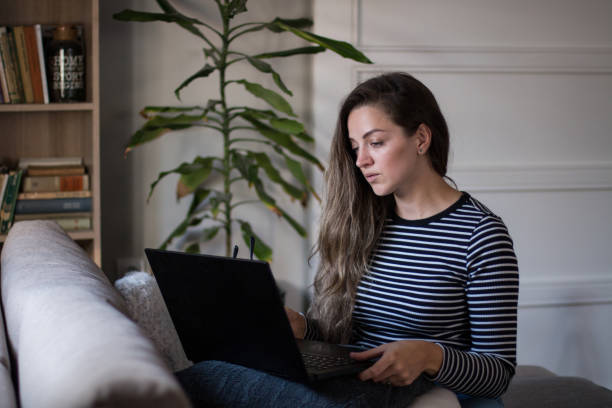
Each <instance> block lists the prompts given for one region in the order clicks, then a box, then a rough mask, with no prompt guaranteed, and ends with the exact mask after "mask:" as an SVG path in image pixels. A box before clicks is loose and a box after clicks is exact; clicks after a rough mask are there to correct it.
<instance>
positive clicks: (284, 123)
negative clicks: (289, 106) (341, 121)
mask: <svg viewBox="0 0 612 408" xmlns="http://www.w3.org/2000/svg"><path fill="white" fill-rule="evenodd" d="M243 112H244V113H247V114H249V115H250V116H252V117H254V118H255V119H264V120H267V121H268V123H270V126H272V127H273V128H274V129H276V130H278V131H279V132H282V133H286V134H288V135H293V136H295V137H297V138H299V139H302V140H303V141H305V142H309V143H312V142H314V138H313V137H312V136H310V135H308V134H307V133H306V132H305V131H304V125H303V124H301V123H300V122H298V121H297V120H293V119H287V118H280V117H278V116H277V115H276V113H274V111H271V110H259V109H253V108H245V109H244V111H243Z"/></svg>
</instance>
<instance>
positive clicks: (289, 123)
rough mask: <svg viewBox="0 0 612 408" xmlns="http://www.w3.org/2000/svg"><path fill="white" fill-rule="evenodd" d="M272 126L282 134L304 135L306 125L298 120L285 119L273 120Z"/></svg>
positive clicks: (271, 121) (271, 120)
mask: <svg viewBox="0 0 612 408" xmlns="http://www.w3.org/2000/svg"><path fill="white" fill-rule="evenodd" d="M270 126H272V127H273V128H274V129H276V130H278V131H280V132H283V133H287V134H289V135H298V134H301V133H304V125H302V124H301V123H300V122H298V121H297V120H292V119H285V118H271V119H270Z"/></svg>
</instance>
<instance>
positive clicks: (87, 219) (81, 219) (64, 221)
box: [14, 212, 91, 231]
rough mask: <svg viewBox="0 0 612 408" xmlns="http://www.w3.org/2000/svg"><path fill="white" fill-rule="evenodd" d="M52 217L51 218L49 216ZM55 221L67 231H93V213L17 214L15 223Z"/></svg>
mask: <svg viewBox="0 0 612 408" xmlns="http://www.w3.org/2000/svg"><path fill="white" fill-rule="evenodd" d="M49 215H51V216H49ZM38 219H46V220H53V221H55V222H57V223H58V224H59V226H60V227H62V229H64V230H66V231H79V230H88V229H91V213H88V212H83V213H59V214H58V213H52V214H15V217H14V221H15V222H17V221H26V220H38Z"/></svg>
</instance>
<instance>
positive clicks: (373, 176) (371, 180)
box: [365, 173, 378, 183]
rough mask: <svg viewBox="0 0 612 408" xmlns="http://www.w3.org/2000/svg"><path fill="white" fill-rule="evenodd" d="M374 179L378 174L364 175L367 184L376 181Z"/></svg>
mask: <svg viewBox="0 0 612 408" xmlns="http://www.w3.org/2000/svg"><path fill="white" fill-rule="evenodd" d="M376 177H378V174H375V173H372V174H366V175H365V178H366V180H367V181H368V183H371V182H373V181H374V180H375V179H376Z"/></svg>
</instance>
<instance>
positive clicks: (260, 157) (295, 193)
mask: <svg viewBox="0 0 612 408" xmlns="http://www.w3.org/2000/svg"><path fill="white" fill-rule="evenodd" d="M247 155H248V156H249V157H252V158H253V159H255V161H256V162H257V165H258V166H259V167H260V168H262V169H263V170H264V171H265V173H266V175H267V176H268V178H269V179H270V180H271V181H273V182H274V183H276V184H279V185H280V186H281V187H282V188H283V190H284V191H285V192H286V193H287V194H289V196H291V197H293V198H295V199H297V200H299V201H300V202H301V203H302V205H303V206H305V205H306V199H307V198H308V195H307V194H306V192H304V191H303V190H301V189H299V188H297V187H295V186H293V185H291V184H290V183H288V182H287V181H286V180H284V179H283V178H282V176H281V174H280V172H279V171H278V170H277V169H276V167H274V165H273V164H272V161H271V160H270V157H268V155H267V154H265V153H260V152H248V153H247Z"/></svg>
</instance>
